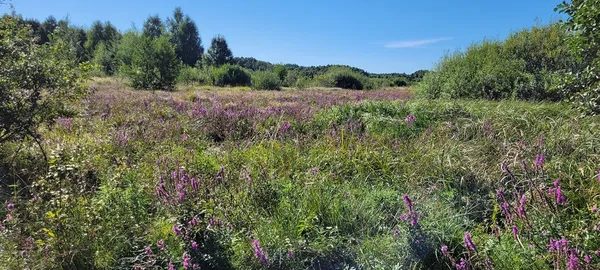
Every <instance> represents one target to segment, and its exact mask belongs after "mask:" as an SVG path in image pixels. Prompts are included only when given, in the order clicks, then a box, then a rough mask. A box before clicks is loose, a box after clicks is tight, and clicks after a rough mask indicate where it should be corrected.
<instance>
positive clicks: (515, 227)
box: [512, 225, 519, 239]
mask: <svg viewBox="0 0 600 270" xmlns="http://www.w3.org/2000/svg"><path fill="white" fill-rule="evenodd" d="M512 233H513V237H514V238H515V239H517V238H518V236H519V228H517V226H515V225H513V226H512Z"/></svg>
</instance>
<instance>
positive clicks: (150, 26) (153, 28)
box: [142, 15, 165, 38]
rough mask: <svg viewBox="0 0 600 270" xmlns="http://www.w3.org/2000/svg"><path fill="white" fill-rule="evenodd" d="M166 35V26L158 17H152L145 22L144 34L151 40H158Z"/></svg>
mask: <svg viewBox="0 0 600 270" xmlns="http://www.w3.org/2000/svg"><path fill="white" fill-rule="evenodd" d="M164 33H165V25H164V24H163V22H162V20H161V19H160V17H158V15H154V16H150V17H148V19H147V20H146V22H144V29H143V30H142V34H143V35H144V36H147V37H150V38H158V37H160V36H162V35H163V34H164Z"/></svg>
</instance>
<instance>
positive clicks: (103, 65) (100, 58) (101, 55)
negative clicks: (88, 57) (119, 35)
mask: <svg viewBox="0 0 600 270" xmlns="http://www.w3.org/2000/svg"><path fill="white" fill-rule="evenodd" d="M92 63H93V64H94V65H95V67H96V72H97V75H100V76H103V75H108V76H110V75H114V74H115V73H116V72H117V70H118V67H119V63H118V61H117V58H116V55H115V51H114V49H113V47H108V46H106V45H105V43H104V42H102V43H100V44H98V46H96V50H95V51H94V56H93V57H92Z"/></svg>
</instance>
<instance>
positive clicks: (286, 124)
mask: <svg viewBox="0 0 600 270" xmlns="http://www.w3.org/2000/svg"><path fill="white" fill-rule="evenodd" d="M290 127H292V124H290V122H288V121H283V123H282V124H281V127H280V128H279V132H280V133H282V134H283V133H286V132H287V131H288V130H289V129H290Z"/></svg>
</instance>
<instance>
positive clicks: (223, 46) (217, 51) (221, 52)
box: [205, 35, 233, 66]
mask: <svg viewBox="0 0 600 270" xmlns="http://www.w3.org/2000/svg"><path fill="white" fill-rule="evenodd" d="M232 61H233V54H232V53H231V50H230V49H229V46H228V45H227V41H226V40H225V37H223V36H221V35H218V36H216V37H214V38H213V39H212V41H211V43H210V48H209V49H208V51H207V52H206V57H205V62H206V63H207V64H208V65H211V66H222V65H224V64H229V63H231V62H232Z"/></svg>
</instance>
